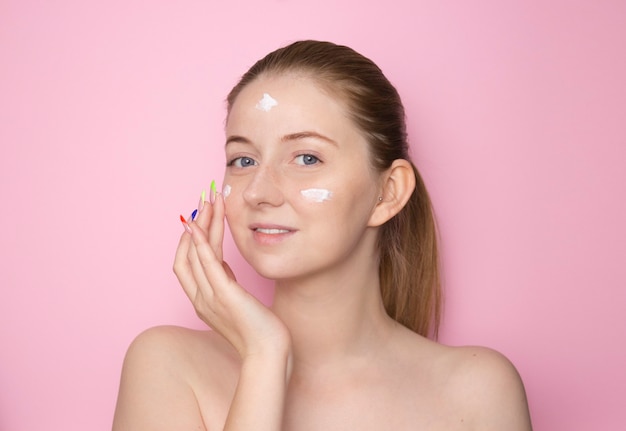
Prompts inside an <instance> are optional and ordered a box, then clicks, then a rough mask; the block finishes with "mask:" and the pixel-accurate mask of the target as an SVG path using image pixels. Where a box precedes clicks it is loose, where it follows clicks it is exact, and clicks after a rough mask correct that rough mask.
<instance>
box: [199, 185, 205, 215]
mask: <svg viewBox="0 0 626 431" xmlns="http://www.w3.org/2000/svg"><path fill="white" fill-rule="evenodd" d="M205 200H206V190H202V194H201V195H200V202H198V211H202V208H204V201H205Z"/></svg>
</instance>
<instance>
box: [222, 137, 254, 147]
mask: <svg viewBox="0 0 626 431" xmlns="http://www.w3.org/2000/svg"><path fill="white" fill-rule="evenodd" d="M231 142H239V143H241V144H251V143H252V142H250V140H249V139H247V138H244V137H243V136H238V135H233V136H229V137H228V139H226V144H224V146H226V145H228V144H230V143H231Z"/></svg>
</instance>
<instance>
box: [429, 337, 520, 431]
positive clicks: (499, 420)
mask: <svg viewBox="0 0 626 431" xmlns="http://www.w3.org/2000/svg"><path fill="white" fill-rule="evenodd" d="M440 351H441V355H442V358H445V359H444V360H443V361H442V362H441V364H442V367H443V368H442V369H441V370H440V371H442V372H444V373H445V374H447V375H448V376H449V379H448V394H449V396H450V398H451V399H453V400H454V401H455V403H456V404H457V405H458V406H459V408H461V409H463V410H464V411H465V412H464V415H465V417H467V418H469V422H470V423H472V424H473V425H474V427H475V428H476V429H481V430H494V431H495V430H508V431H517V430H519V431H528V430H530V429H531V423H530V415H529V412H528V404H527V400H526V392H525V390H524V385H523V383H522V379H521V378H520V375H519V373H518V372H517V370H516V368H515V366H514V365H513V364H512V363H511V361H509V359H507V358H506V357H505V356H504V355H502V354H501V353H499V352H497V351H495V350H492V349H489V348H486V347H476V346H465V347H448V346H441V347H440Z"/></svg>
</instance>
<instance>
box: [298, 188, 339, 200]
mask: <svg viewBox="0 0 626 431" xmlns="http://www.w3.org/2000/svg"><path fill="white" fill-rule="evenodd" d="M300 194H301V195H302V196H303V197H304V198H305V199H306V200H308V201H311V202H324V201H327V200H329V199H330V197H331V196H332V195H333V193H332V192H331V191H330V190H326V189H306V190H300Z"/></svg>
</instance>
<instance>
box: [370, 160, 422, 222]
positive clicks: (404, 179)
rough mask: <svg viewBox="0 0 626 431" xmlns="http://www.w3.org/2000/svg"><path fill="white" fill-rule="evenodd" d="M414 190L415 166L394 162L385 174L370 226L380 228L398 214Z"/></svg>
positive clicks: (401, 161) (403, 162) (399, 161)
mask: <svg viewBox="0 0 626 431" xmlns="http://www.w3.org/2000/svg"><path fill="white" fill-rule="evenodd" d="M413 190H415V172H414V171H413V165H411V162H409V161H408V160H404V159H398V160H394V162H393V163H392V164H391V167H390V168H389V169H387V171H386V172H385V173H384V174H383V183H382V186H381V189H380V194H379V197H378V203H377V204H376V207H375V208H374V210H373V211H372V215H371V216H370V220H369V223H368V226H371V227H376V226H380V225H382V224H384V223H385V222H386V221H387V220H389V219H391V218H392V217H393V216H395V215H396V214H398V213H399V212H400V210H402V208H404V206H405V205H406V203H407V202H408V201H409V198H410V197H411V194H413ZM381 198H382V199H381Z"/></svg>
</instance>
